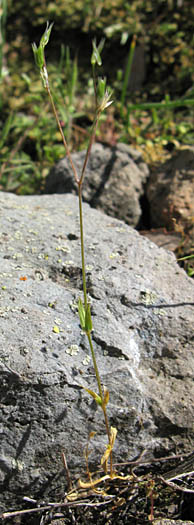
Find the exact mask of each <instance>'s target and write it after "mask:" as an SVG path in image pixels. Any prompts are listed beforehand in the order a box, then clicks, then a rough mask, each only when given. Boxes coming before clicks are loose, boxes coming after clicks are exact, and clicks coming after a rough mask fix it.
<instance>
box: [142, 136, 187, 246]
mask: <svg viewBox="0 0 194 525" xmlns="http://www.w3.org/2000/svg"><path fill="white" fill-rule="evenodd" d="M146 194H147V198H148V202H149V207H150V216H151V224H152V226H153V227H160V226H166V228H167V229H171V230H175V229H177V230H178V228H176V224H178V225H179V230H181V228H182V232H183V231H184V230H187V231H189V233H190V236H191V237H192V236H193V235H194V227H193V220H194V197H193V194H194V147H193V146H184V147H183V148H182V149H180V150H178V151H176V152H175V153H174V154H173V155H172V157H171V158H170V159H169V160H167V161H166V162H165V163H163V164H162V165H161V166H159V167H158V166H157V168H156V169H155V170H153V171H152V174H151V176H150V178H149V182H148V185H147V189H146Z"/></svg>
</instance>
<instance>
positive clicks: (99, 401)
mask: <svg viewBox="0 0 194 525" xmlns="http://www.w3.org/2000/svg"><path fill="white" fill-rule="evenodd" d="M83 388H84V390H85V391H86V392H87V393H88V394H90V396H92V397H93V399H95V401H96V403H97V405H100V406H102V399H101V397H100V396H99V395H98V394H96V392H93V390H90V389H89V388H85V387H84V386H83Z"/></svg>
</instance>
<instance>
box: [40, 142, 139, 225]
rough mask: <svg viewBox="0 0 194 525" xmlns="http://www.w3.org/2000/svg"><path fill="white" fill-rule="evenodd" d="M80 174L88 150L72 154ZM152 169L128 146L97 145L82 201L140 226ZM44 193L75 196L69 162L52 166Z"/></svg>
mask: <svg viewBox="0 0 194 525" xmlns="http://www.w3.org/2000/svg"><path fill="white" fill-rule="evenodd" d="M72 158H73V161H74V163H75V166H76V169H77V172H78V174H81V170H82V166H83V162H84V159H85V151H82V152H79V153H74V154H73V155H72ZM148 175H149V170H148V167H147V166H146V164H145V163H144V162H143V160H142V157H141V154H140V153H139V152H138V151H137V150H134V149H133V148H131V147H129V146H127V145H126V144H118V146H115V147H112V148H110V147H108V146H103V145H102V144H98V143H97V144H94V145H93V147H92V152H91V156H90V158H89V162H88V165H87V169H86V176H85V179H84V184H83V199H84V200H85V201H86V202H88V203H89V204H90V206H92V207H94V208H98V209H101V210H103V211H104V212H105V213H106V214H107V215H110V216H111V217H116V218H117V219H121V220H124V221H125V222H126V223H127V224H130V225H131V226H137V225H138V223H139V221H140V220H141V215H142V210H141V205H140V199H141V196H142V195H143V193H144V186H145V183H146V181H147V178H148ZM45 193H74V194H77V186H76V183H75V180H74V179H73V177H72V169H71V167H70V165H69V162H68V160H67V159H62V160H60V161H59V162H58V163H57V164H56V166H54V167H53V169H52V170H51V172H50V174H49V175H48V177H47V180H46V187H45Z"/></svg>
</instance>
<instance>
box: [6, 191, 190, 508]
mask: <svg viewBox="0 0 194 525" xmlns="http://www.w3.org/2000/svg"><path fill="white" fill-rule="evenodd" d="M0 210H1V212H0V213H1V236H0V244H1V251H0V282H1V286H0V327H1V339H0V377H1V381H0V406H1V413H0V434H1V435H0V492H1V504H0V510H7V509H9V510H10V507H12V508H13V507H14V506H15V505H17V506H18V505H19V504H20V503H21V500H22V497H23V496H24V495H25V496H29V497H39V496H40V497H41V498H45V499H47V498H49V499H50V500H51V498H52V500H53V498H57V500H59V498H60V497H62V496H63V493H64V487H65V475H64V470H63V467H62V462H61V451H62V450H64V451H65V454H66V457H67V461H68V466H69V469H70V471H71V472H72V475H73V476H75V475H77V476H82V474H83V472H84V471H85V461H84V456H83V451H84V447H85V445H86V443H87V439H88V435H89V433H90V432H91V431H92V430H94V431H96V435H95V438H94V439H93V440H92V443H91V448H92V452H91V455H90V456H89V461H90V468H91V470H92V469H96V467H97V466H98V464H99V461H100V457H101V455H102V453H103V452H104V449H105V445H106V443H107V439H106V435H105V426H104V422H103V418H102V415H101V411H100V409H99V408H97V406H96V404H95V402H94V401H92V398H90V397H89V395H88V394H87V393H86V392H85V391H84V390H83V389H82V388H81V387H82V386H84V387H88V388H91V389H93V390H95V391H97V387H96V381H95V376H94V370H93V366H92V361H91V358H90V352H89V349H88V345H87V340H86V337H85V335H84V334H83V333H82V331H81V330H80V327H79V321H78V314H77V300H78V297H79V296H80V294H81V262H80V242H79V230H78V202H77V198H76V197H75V196H73V195H65V196H63V195H52V196H48V195H44V196H26V197H18V196H16V195H12V194H7V193H0ZM83 210H84V226H85V242H86V254H85V255H86V267H87V286H88V291H89V295H90V298H91V308H92V316H93V327H94V332H93V342H94V347H95V351H96V358H97V362H98V366H99V370H100V374H101V378H102V382H103V384H104V385H105V386H106V387H107V388H108V390H109V392H110V403H109V404H108V415H109V418H110V424H111V425H113V426H116V427H117V429H118V437H117V440H116V443H115V448H114V461H116V462H117V463H118V462H121V461H122V462H123V461H126V460H130V459H132V458H134V457H135V456H136V455H137V454H139V453H140V452H141V451H142V450H144V449H147V451H148V454H150V455H156V456H160V455H163V454H168V453H169V454H172V453H173V452H175V451H176V452H180V453H182V452H190V451H191V449H192V443H193V438H194V427H193V397H194V388H193V369H194V345H193V311H194V283H193V281H192V280H191V279H190V278H189V277H187V275H186V274H185V272H184V271H183V270H182V269H180V268H179V266H178V265H177V263H176V260H175V257H174V255H173V254H172V253H171V252H168V251H165V250H164V249H162V248H159V247H157V246H156V245H155V244H153V243H152V242H150V241H149V240H147V239H146V238H143V237H141V236H140V235H139V234H138V233H137V232H136V231H134V230H133V229H132V228H130V227H129V226H127V225H126V224H124V223H123V222H121V221H118V220H116V219H112V218H110V217H107V216H106V215H105V214H103V213H101V212H99V211H97V210H94V209H92V208H90V207H89V205H88V204H84V206H83Z"/></svg>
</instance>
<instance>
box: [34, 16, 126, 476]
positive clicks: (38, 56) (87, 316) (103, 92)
mask: <svg viewBox="0 0 194 525" xmlns="http://www.w3.org/2000/svg"><path fill="white" fill-rule="evenodd" d="M52 27H53V23H52V24H50V25H49V23H48V22H47V26H46V30H45V32H44V34H43V36H42V38H41V40H40V44H39V47H38V48H37V46H36V44H35V43H33V44H32V49H33V53H34V58H35V62H36V65H37V66H38V69H39V71H40V75H41V78H42V81H43V85H44V87H45V89H46V91H47V93H48V97H49V99H50V103H51V106H52V110H53V113H54V116H55V119H56V122H57V126H58V128H59V131H60V134H61V137H62V141H63V145H64V148H65V151H66V155H67V157H68V160H69V163H70V165H71V168H72V171H73V175H74V177H75V181H76V184H77V189H78V198H79V219H80V240H81V261H82V281H83V302H82V300H81V298H79V301H78V312H79V318H80V324H81V328H82V330H84V332H85V333H86V336H87V339H88V343H89V347H90V351H91V355H92V360H93V366H94V370H95V376H96V381H97V385H98V394H96V393H95V392H93V390H90V389H87V388H85V390H86V391H87V392H88V393H89V394H90V395H91V396H92V397H93V398H94V399H95V401H96V403H97V404H98V405H99V406H100V407H101V409H102V411H103V415H104V421H105V426H106V433H107V437H108V445H107V448H106V451H105V453H104V454H103V456H102V458H101V464H102V466H103V468H104V470H105V473H107V469H108V461H109V460H110V476H113V475H114V473H113V466H112V448H113V445H114V441H115V438H116V434H117V430H116V428H113V427H111V428H110V427H109V422H108V416H107V410H106V407H107V404H108V401H109V392H108V390H107V389H106V388H104V389H103V387H102V383H101V379H100V374H99V370H98V366H97V362H96V356H95V352H94V347H93V343H92V336H91V333H92V318H91V311H90V303H89V301H88V297H87V288H86V270H85V254H84V227H83V212H82V185H83V180H84V175H85V171H86V166H87V162H88V158H89V155H90V152H91V148H92V144H93V141H94V138H95V133H96V129H97V126H98V122H99V119H100V116H101V114H102V112H103V111H104V110H105V109H106V108H107V107H108V106H109V105H110V104H111V103H112V100H111V96H112V92H111V90H110V89H109V88H108V87H107V85H106V79H105V78H101V77H100V78H98V79H97V78H96V65H98V66H101V64H102V60H101V51H102V48H103V45H104V42H102V41H101V42H100V44H99V45H98V46H97V45H96V41H95V40H93V42H92V44H93V50H92V55H91V65H92V71H93V82H94V96H95V115H94V121H93V125H92V128H91V132H90V137H89V143H88V148H87V151H86V156H85V160H84V163H83V167H82V171H81V174H80V175H78V173H77V170H76V167H75V165H74V162H73V159H72V156H71V153H70V150H69V147H68V144H67V141H66V138H65V136H64V133H63V129H62V126H61V122H60V119H59V116H58V112H57V109H56V106H55V102H54V98H53V95H52V92H51V88H50V84H49V78H48V71H47V65H46V59H45V53H44V49H45V46H46V45H47V44H48V42H49V38H50V34H51V30H52Z"/></svg>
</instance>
